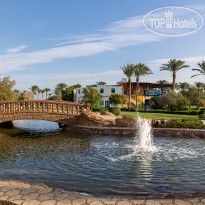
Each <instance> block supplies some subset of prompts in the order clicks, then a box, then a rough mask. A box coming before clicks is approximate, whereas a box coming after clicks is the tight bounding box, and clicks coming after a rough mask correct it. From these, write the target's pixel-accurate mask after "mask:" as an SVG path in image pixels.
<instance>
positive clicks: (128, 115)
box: [122, 113, 134, 119]
mask: <svg viewBox="0 0 205 205" xmlns="http://www.w3.org/2000/svg"><path fill="white" fill-rule="evenodd" d="M122 117H123V118H125V119H133V118H134V117H133V115H131V114H129V113H126V114H124V115H123V116H122Z"/></svg>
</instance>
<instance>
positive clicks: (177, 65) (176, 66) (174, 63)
mask: <svg viewBox="0 0 205 205" xmlns="http://www.w3.org/2000/svg"><path fill="white" fill-rule="evenodd" d="M188 67H189V65H185V61H181V60H177V59H170V60H169V61H168V63H167V64H162V66H161V67H160V68H161V69H160V71H162V70H166V71H170V72H171V73H172V77H173V88H172V90H173V91H175V81H176V73H177V71H179V70H181V69H183V68H188Z"/></svg>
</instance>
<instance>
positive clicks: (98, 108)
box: [93, 107, 108, 114]
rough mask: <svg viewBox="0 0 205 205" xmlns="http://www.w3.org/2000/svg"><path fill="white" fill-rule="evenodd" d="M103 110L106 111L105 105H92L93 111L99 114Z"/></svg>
mask: <svg viewBox="0 0 205 205" xmlns="http://www.w3.org/2000/svg"><path fill="white" fill-rule="evenodd" d="M105 111H108V109H107V108H106V107H94V108H93V112H100V114H102V113H103V112H105Z"/></svg>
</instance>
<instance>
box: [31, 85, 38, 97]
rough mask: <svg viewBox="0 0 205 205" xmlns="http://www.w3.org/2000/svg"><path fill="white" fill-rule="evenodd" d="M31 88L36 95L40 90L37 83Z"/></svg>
mask: <svg viewBox="0 0 205 205" xmlns="http://www.w3.org/2000/svg"><path fill="white" fill-rule="evenodd" d="M30 89H31V91H33V92H34V95H36V94H37V91H38V90H39V87H38V86H37V85H32V86H31V88H30Z"/></svg>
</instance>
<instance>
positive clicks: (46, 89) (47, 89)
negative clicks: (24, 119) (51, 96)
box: [44, 88, 51, 99]
mask: <svg viewBox="0 0 205 205" xmlns="http://www.w3.org/2000/svg"><path fill="white" fill-rule="evenodd" d="M44 90H45V92H46V99H47V98H48V92H50V91H51V89H50V88H45V89H44Z"/></svg>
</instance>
